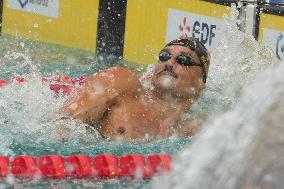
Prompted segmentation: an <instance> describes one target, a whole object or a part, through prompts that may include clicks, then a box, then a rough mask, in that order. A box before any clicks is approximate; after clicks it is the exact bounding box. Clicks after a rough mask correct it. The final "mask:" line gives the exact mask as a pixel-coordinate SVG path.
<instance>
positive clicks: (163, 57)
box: [159, 51, 206, 82]
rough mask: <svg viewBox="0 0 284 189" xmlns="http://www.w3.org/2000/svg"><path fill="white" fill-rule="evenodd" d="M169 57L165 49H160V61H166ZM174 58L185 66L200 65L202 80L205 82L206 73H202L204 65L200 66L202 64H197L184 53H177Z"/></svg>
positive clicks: (169, 54) (170, 56)
mask: <svg viewBox="0 0 284 189" xmlns="http://www.w3.org/2000/svg"><path fill="white" fill-rule="evenodd" d="M171 58H172V54H171V53H169V52H167V51H162V52H161V53H160V54H159V60H160V62H166V61H168V60H170V59H171ZM175 59H176V61H177V63H178V64H180V65H182V66H186V67H189V66H199V67H201V70H202V76H203V81H205V82H206V74H204V67H203V66H202V64H198V63H195V62H193V61H192V58H191V57H189V56H187V55H184V54H180V55H178V56H177V57H175Z"/></svg>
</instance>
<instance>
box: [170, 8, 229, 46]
mask: <svg viewBox="0 0 284 189" xmlns="http://www.w3.org/2000/svg"><path fill="white" fill-rule="evenodd" d="M224 28H225V26H224V22H223V21H222V19H218V18H214V17H208V16H203V15H200V14H194V13H188V12H184V11H180V10H175V9H171V8H170V9H168V21H167V34H166V42H167V43H168V42H170V41H172V40H174V39H176V38H178V37H180V36H182V35H186V36H190V37H194V38H197V39H199V41H201V42H202V43H203V44H205V46H206V47H207V48H208V49H209V50H213V49H214V48H216V47H217V45H218V41H219V39H220V37H221V35H220V34H218V33H220V32H221V31H222V30H224Z"/></svg>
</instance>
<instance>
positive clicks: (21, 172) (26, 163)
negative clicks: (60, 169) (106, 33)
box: [11, 155, 37, 177]
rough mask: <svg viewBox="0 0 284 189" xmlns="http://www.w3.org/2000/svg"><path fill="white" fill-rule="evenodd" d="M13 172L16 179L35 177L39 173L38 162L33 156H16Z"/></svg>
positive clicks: (12, 167) (13, 162) (12, 166)
mask: <svg viewBox="0 0 284 189" xmlns="http://www.w3.org/2000/svg"><path fill="white" fill-rule="evenodd" d="M11 172H12V174H13V175H14V176H16V177H33V176H35V174H36V173H37V161H36V158H35V157H33V156H25V155H22V156H16V157H15V158H14V159H13V160H12V165H11Z"/></svg>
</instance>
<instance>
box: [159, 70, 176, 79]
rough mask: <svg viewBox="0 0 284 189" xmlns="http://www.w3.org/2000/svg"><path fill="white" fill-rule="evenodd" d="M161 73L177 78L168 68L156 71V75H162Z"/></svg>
mask: <svg viewBox="0 0 284 189" xmlns="http://www.w3.org/2000/svg"><path fill="white" fill-rule="evenodd" d="M162 75H169V76H172V77H174V78H178V76H177V74H175V73H174V72H172V71H169V70H162V71H160V72H159V73H158V76H162Z"/></svg>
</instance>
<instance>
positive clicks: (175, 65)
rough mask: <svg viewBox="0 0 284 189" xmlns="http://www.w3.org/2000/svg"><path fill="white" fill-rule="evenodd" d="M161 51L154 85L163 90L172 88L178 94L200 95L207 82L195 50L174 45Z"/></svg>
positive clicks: (155, 71) (153, 80)
mask: <svg viewBox="0 0 284 189" xmlns="http://www.w3.org/2000/svg"><path fill="white" fill-rule="evenodd" d="M161 53H164V54H161ZM161 53H160V57H159V61H158V64H157V65H156V67H155V70H154V75H153V78H152V83H153V85H154V87H155V88H156V89H158V90H161V91H169V90H170V91H171V92H173V94H176V95H177V96H184V97H192V96H194V95H198V94H199V91H200V89H202V88H204V86H205V84H204V83H203V76H202V68H201V67H200V66H201V63H200V60H199V58H198V56H197V54H196V53H195V51H192V50H191V49H189V48H186V47H183V46H179V45H173V46H169V47H166V48H165V49H163V50H162V51H161ZM161 56H162V57H161ZM190 59H191V60H190Z"/></svg>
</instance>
